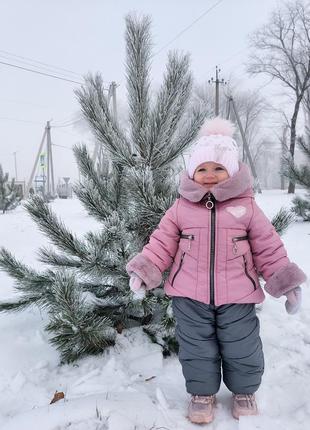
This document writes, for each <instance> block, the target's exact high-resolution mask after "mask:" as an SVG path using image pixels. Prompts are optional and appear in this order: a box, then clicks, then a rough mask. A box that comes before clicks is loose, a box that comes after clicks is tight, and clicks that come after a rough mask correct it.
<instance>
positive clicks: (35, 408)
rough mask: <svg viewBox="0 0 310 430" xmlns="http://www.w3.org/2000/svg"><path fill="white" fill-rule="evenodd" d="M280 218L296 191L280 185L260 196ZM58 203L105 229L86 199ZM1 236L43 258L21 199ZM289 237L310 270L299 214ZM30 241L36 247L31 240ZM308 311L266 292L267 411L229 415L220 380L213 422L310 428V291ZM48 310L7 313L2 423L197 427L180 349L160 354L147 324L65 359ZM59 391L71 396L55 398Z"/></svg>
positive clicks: (308, 230)
mask: <svg viewBox="0 0 310 430" xmlns="http://www.w3.org/2000/svg"><path fill="white" fill-rule="evenodd" d="M257 201H258V203H259V205H260V206H261V207H262V208H263V209H264V210H265V211H266V213H267V215H268V216H270V217H272V216H273V215H274V214H275V213H276V212H277V211H278V210H279V208H280V207H281V206H285V207H289V206H290V197H289V196H288V195H287V193H286V192H281V191H279V190H273V191H265V192H264V193H263V194H262V195H260V196H258V198H257ZM53 209H54V210H55V211H56V213H57V214H58V215H60V216H61V218H62V219H63V220H64V222H65V223H68V222H70V225H71V227H72V229H73V230H74V231H76V232H78V234H79V235H81V236H82V235H83V234H84V233H85V232H86V231H88V230H95V229H96V228H99V224H97V223H96V222H93V221H91V220H90V218H89V216H88V215H87V214H86V212H85V211H84V210H83V208H82V207H81V205H80V204H79V202H78V201H77V200H76V199H74V200H72V201H71V200H62V201H61V200H58V201H55V202H54V203H53ZM0 221H1V224H0V225H1V241H2V244H3V246H5V247H9V248H10V249H11V250H12V251H13V252H14V253H15V254H16V256H17V257H18V258H20V259H22V261H23V262H24V263H25V264H27V265H30V266H34V267H38V266H37V265H38V263H37V261H36V250H37V249H38V247H39V246H41V245H42V244H43V243H44V241H45V240H44V237H43V236H42V234H41V233H40V232H39V231H38V229H37V228H36V226H35V225H34V223H33V221H31V220H30V219H29V215H28V216H27V214H26V213H25V211H24V210H23V209H21V208H18V209H16V210H15V211H14V212H12V213H10V214H6V215H2V216H1V219H0ZM283 240H284V242H285V245H286V247H287V249H288V253H289V256H290V258H291V259H292V260H294V261H295V262H296V263H297V264H299V265H300V267H302V269H303V270H304V271H305V272H306V273H307V275H308V276H310V271H309V253H308V249H309V246H310V226H309V223H303V222H298V223H294V224H293V225H292V226H291V227H290V228H289V229H288V231H287V232H286V233H285V234H284V236H283ZM29 243H31V247H30V246H29ZM0 280H1V300H3V299H9V298H11V297H12V295H13V289H12V280H11V279H10V278H8V277H7V276H6V275H4V274H3V273H1V278H0ZM308 289H309V286H308V287H306V288H305V289H304V294H303V305H302V310H301V311H300V313H298V314H297V315H291V316H290V315H287V314H286V312H285V308H284V300H283V299H278V300H277V299H273V298H271V297H270V296H269V297H267V298H266V300H265V302H264V304H263V306H262V307H261V309H260V310H259V311H258V315H259V319H260V322H261V335H262V340H263V344H264V352H265V357H266V370H265V375H264V378H263V383H262V386H261V388H260V390H259V392H258V402H259V407H260V411H261V415H260V416H258V417H244V418H242V419H241V420H240V422H239V423H238V422H237V421H235V420H234V419H233V418H232V417H231V414H230V401H231V399H230V394H229V392H228V391H227V389H226V388H225V387H223V386H222V388H221V391H220V393H219V395H218V405H217V411H216V419H215V421H214V423H212V424H210V425H209V428H211V429H217V430H233V429H246V430H252V429H253V430H254V429H255V430H257V429H263V430H267V429H271V428H273V429H277V430H306V429H307V428H308V426H309V424H310V404H309V398H310V386H309V381H310V334H309V333H310V331H309V325H310V294H309V290H308ZM45 324H46V316H45V315H44V312H43V313H42V312H40V310H39V309H38V308H36V307H34V308H33V309H31V310H26V311H23V312H21V313H13V314H0V333H1V345H2V348H1V355H0V382H1V388H2V389H1V394H0V396H1V399H0V404H1V408H0V411H1V415H0V428H1V429H3V430H19V429H23V430H28V429H29V430H32V429H34V428H45V429H46V430H64V429H70V430H71V429H72V430H104V429H107V430H108V429H109V430H120V429H122V430H133V429H136V430H149V429H154V430H155V429H169V430H172V429H178V430H186V429H195V428H197V425H194V424H190V423H189V422H188V421H187V419H186V408H187V404H188V401H189V396H188V395H187V394H186V391H185V387H184V381H183V376H182V373H181V367H180V364H179V362H178V360H177V358H176V357H173V356H172V357H168V358H166V359H163V358H162V352H161V348H160V347H159V346H158V345H155V344H153V343H151V342H150V341H149V339H148V338H147V337H146V336H145V335H143V334H142V331H141V330H140V329H135V330H132V331H127V332H126V331H125V332H123V333H122V334H121V335H119V336H118V338H117V342H116V347H115V348H111V350H109V351H107V352H105V353H103V354H100V355H98V356H96V357H86V358H84V359H81V360H78V361H77V362H76V363H74V364H69V365H63V366H59V355H58V354H57V352H55V350H54V348H52V347H51V345H50V344H49V343H48V336H47V335H46V333H45V332H44V329H43V327H44V325H45ZM55 391H59V392H64V394H65V398H64V399H63V400H59V401H58V402H56V403H54V404H50V402H51V400H52V398H53V396H54V393H55Z"/></svg>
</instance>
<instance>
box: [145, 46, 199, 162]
mask: <svg viewBox="0 0 310 430" xmlns="http://www.w3.org/2000/svg"><path fill="white" fill-rule="evenodd" d="M191 88H192V76H191V74H190V72H189V57H188V56H187V55H183V56H179V55H177V54H176V53H170V54H169V58H168V65H167V71H166V74H165V77H164V83H163V85H162V87H161V89H160V91H159V94H158V97H157V102H156V105H155V107H154V109H153V110H152V112H151V118H150V126H149V134H148V140H149V146H150V150H149V157H148V162H149V163H150V165H152V166H153V168H157V167H158V165H159V162H158V158H159V159H160V160H161V163H162V162H163V156H164V157H165V156H166V157H167V147H168V146H170V140H171V138H172V136H173V135H174V133H175V132H176V130H177V127H178V124H179V121H180V119H181V117H182V115H183V113H184V111H185V106H186V104H187V102H188V99H189V96H190V91H191Z"/></svg>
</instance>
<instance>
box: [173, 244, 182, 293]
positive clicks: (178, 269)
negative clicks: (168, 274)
mask: <svg viewBox="0 0 310 430" xmlns="http://www.w3.org/2000/svg"><path fill="white" fill-rule="evenodd" d="M184 258H185V252H184V251H183V252H182V255H181V259H180V262H179V266H178V268H177V270H176V272H175V273H174V275H173V277H172V279H171V285H172V286H173V284H174V281H175V278H176V277H177V276H178V274H179V272H180V270H181V269H182V266H183V261H184Z"/></svg>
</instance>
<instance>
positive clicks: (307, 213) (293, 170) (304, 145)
mask: <svg viewBox="0 0 310 430" xmlns="http://www.w3.org/2000/svg"><path fill="white" fill-rule="evenodd" d="M298 145H299V147H300V148H301V150H302V152H303V153H304V154H305V156H306V158H307V160H308V163H307V164H304V165H301V166H300V167H298V166H296V165H295V164H294V163H292V161H291V160H290V159H287V160H286V165H287V169H286V171H285V175H286V176H287V177H289V178H290V179H291V180H292V181H293V182H295V183H297V184H299V185H302V186H303V187H304V188H305V189H306V190H307V191H308V193H307V195H306V197H305V198H303V197H300V196H295V197H294V199H293V200H292V202H293V204H294V207H293V208H292V211H293V213H294V214H295V215H297V216H298V217H300V218H302V219H303V220H304V221H310V130H308V132H307V134H306V139H305V138H303V137H300V138H299V139H298Z"/></svg>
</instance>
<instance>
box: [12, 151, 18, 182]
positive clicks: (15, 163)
mask: <svg viewBox="0 0 310 430" xmlns="http://www.w3.org/2000/svg"><path fill="white" fill-rule="evenodd" d="M13 155H14V165H15V181H17V180H18V179H17V162H16V151H15V152H13Z"/></svg>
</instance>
